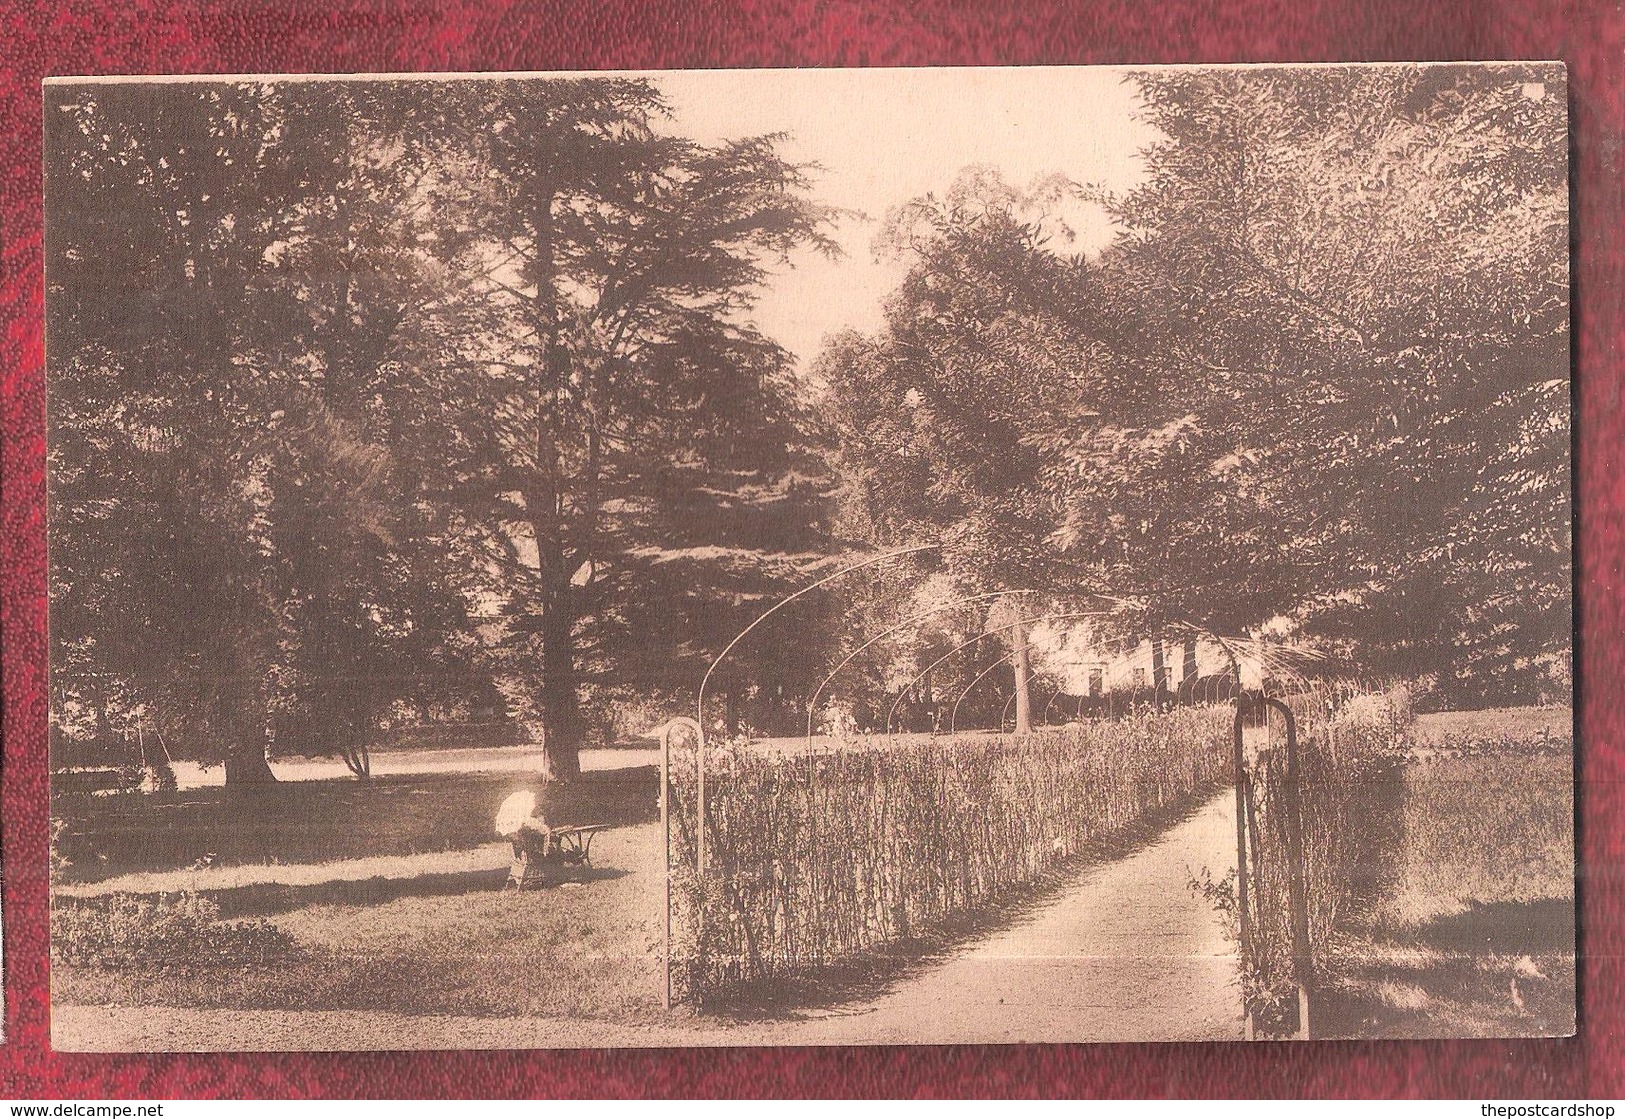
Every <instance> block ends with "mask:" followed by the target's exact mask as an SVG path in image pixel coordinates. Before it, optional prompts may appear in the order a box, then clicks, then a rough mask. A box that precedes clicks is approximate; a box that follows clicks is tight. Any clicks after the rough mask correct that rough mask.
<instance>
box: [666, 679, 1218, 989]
mask: <svg viewBox="0 0 1625 1119" xmlns="http://www.w3.org/2000/svg"><path fill="white" fill-rule="evenodd" d="M1229 723H1230V711H1229V709H1228V708H1195V709H1181V710H1177V711H1174V712H1172V713H1169V714H1164V715H1144V716H1140V717H1137V718H1130V719H1125V720H1121V721H1116V722H1100V723H1092V724H1084V725H1079V726H1072V727H1066V728H1061V729H1056V730H1044V731H1040V732H1037V733H1034V734H1030V735H1025V736H1022V737H1019V738H1018V737H1014V736H1010V735H1000V736H988V735H961V736H957V737H953V738H945V739H934V740H929V741H923V742H921V741H907V740H905V741H901V742H899V741H897V740H892V739H875V740H873V741H872V744H865V743H864V742H862V741H860V742H859V743H858V744H856V745H854V746H852V747H848V748H845V749H842V750H838V751H836V752H833V753H821V754H814V755H781V756H767V755H764V754H762V753H759V752H755V751H753V750H752V749H751V748H749V747H741V748H733V749H728V748H724V749H721V750H718V749H715V748H713V749H712V750H711V751H710V753H709V755H708V764H707V767H706V780H707V812H706V819H707V834H706V844H707V864H708V866H707V874H706V875H705V877H704V880H703V881H701V880H700V879H699V877H698V876H697V875H696V874H695V859H696V852H695V846H696V844H695V823H696V819H695V807H696V805H695V791H696V787H695V771H694V758H693V754H692V752H690V751H681V752H680V753H679V754H677V755H676V756H675V757H674V759H673V803H672V812H673V828H672V831H673V853H672V858H673V877H674V883H675V885H674V897H673V905H674V908H675V919H674V920H675V933H676V936H675V946H674V953H673V955H674V960H673V963H674V983H675V985H676V987H677V990H678V993H679V995H680V996H681V997H685V998H687V999H689V1000H693V1001H703V1000H704V999H706V998H709V997H712V996H715V995H718V994H724V993H727V992H735V991H740V990H742V989H753V990H754V991H755V992H756V993H764V992H765V993H771V988H772V986H773V985H774V984H775V983H779V982H782V981H784V980H786V979H789V978H792V977H796V976H805V975H810V974H815V973H817V972H819V971H820V970H822V969H826V968H829V967H832V966H836V965H839V964H841V963H843V962H846V961H849V960H851V959H853V958H855V957H858V956H861V955H863V954H865V953H869V952H872V951H875V950H877V949H882V948H885V947H886V946H888V945H892V944H896V943H899V942H902V941H906V940H909V939H911V938H914V937H918V936H921V935H928V934H930V933H933V932H935V931H937V930H939V929H941V928H942V926H943V925H944V924H945V923H946V922H948V921H950V920H951V919H953V918H956V917H959V916H962V915H967V914H972V913H975V912H977V911H978V910H982V909H984V908H986V907H988V906H990V905H993V904H995V903H997V902H998V901H999V900H1000V899H1001V897H1003V896H1004V895H1005V894H1006V893H1007V892H1008V891H1010V890H1011V889H1013V888H1016V887H1021V886H1026V885H1029V884H1032V883H1034V882H1035V881H1037V880H1039V879H1041V878H1042V877H1043V876H1044V875H1045V874H1046V873H1047V872H1049V871H1051V870H1053V869H1055V868H1056V867H1057V866H1059V865H1061V864H1063V863H1065V862H1066V861H1067V860H1069V859H1071V858H1072V857H1073V856H1076V855H1078V854H1079V853H1081V852H1084V851H1087V850H1089V849H1090V848H1091V847H1092V846H1094V845H1098V844H1100V843H1102V842H1106V841H1109V840H1111V839H1112V838H1114V837H1116V836H1119V835H1121V834H1122V833H1123V832H1124V831H1126V830H1127V829H1129V828H1131V827H1133V826H1134V825H1135V824H1137V823H1140V822H1142V821H1143V820H1145V819H1146V818H1148V817H1149V816H1152V815H1154V814H1156V813H1159V812H1163V811H1167V810H1171V809H1174V808H1178V807H1184V806H1186V805H1189V804H1190V803H1191V802H1192V800H1193V799H1194V798H1195V797H1197V796H1199V795H1201V794H1204V793H1206V792H1207V791H1209V790H1211V789H1213V788H1216V787H1218V786H1219V785H1221V784H1222V783H1223V782H1224V781H1225V780H1226V778H1227V775H1228V773H1229V735H1228V731H1229Z"/></svg>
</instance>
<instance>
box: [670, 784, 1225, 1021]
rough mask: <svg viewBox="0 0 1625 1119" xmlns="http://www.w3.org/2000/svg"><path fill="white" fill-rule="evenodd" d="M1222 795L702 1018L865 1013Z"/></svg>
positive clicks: (754, 988) (737, 990)
mask: <svg viewBox="0 0 1625 1119" xmlns="http://www.w3.org/2000/svg"><path fill="white" fill-rule="evenodd" d="M1219 788H1221V786H1213V787H1210V788H1207V789H1204V790H1202V791H1200V792H1198V793H1194V794H1192V796H1191V798H1190V800H1189V801H1187V802H1182V803H1180V804H1178V805H1174V806H1170V807H1168V808H1164V809H1162V810H1161V811H1159V812H1154V813H1150V814H1148V815H1146V816H1145V817H1143V818H1141V819H1140V820H1138V821H1136V822H1135V823H1134V824H1131V825H1130V826H1128V827H1126V828H1124V829H1122V830H1121V831H1119V832H1117V833H1115V834H1113V835H1111V836H1109V837H1107V838H1104V839H1101V840H1099V841H1097V842H1096V843H1093V844H1091V845H1090V846H1089V848H1088V849H1086V850H1084V851H1080V852H1078V853H1077V854H1075V855H1073V856H1071V857H1070V858H1068V859H1066V860H1064V861H1063V862H1061V863H1059V864H1057V865H1056V866H1055V867H1053V868H1052V869H1051V870H1049V871H1048V872H1047V873H1045V874H1044V875H1043V877H1041V878H1039V879H1037V880H1036V881H1034V882H1031V883H1027V884H1025V885H1021V886H1011V887H1009V888H1007V889H1006V890H1005V891H1004V892H1003V893H1002V894H1001V895H1000V896H999V898H998V900H997V901H995V902H994V903H993V904H991V905H988V906H986V907H984V908H981V909H978V910H976V911H974V912H970V913H964V914H959V915H956V916H954V917H951V918H949V919H948V920H946V921H943V922H941V923H940V924H938V925H937V927H935V928H934V929H932V930H931V931H930V932H929V933H926V934H924V935H921V936H917V937H913V938H911V939H909V940H905V941H896V942H893V943H891V944H888V945H885V946H883V947H880V948H877V949H875V950H873V951H870V952H865V953H862V954H860V955H857V956H853V957H850V958H848V959H846V960H843V961H840V962H839V963H835V964H831V965H827V966H825V967H824V968H822V969H821V970H819V971H816V972H807V973H800V974H796V975H791V976H788V977H778V978H775V979H772V980H769V981H764V982H759V983H742V984H739V985H737V986H735V987H733V988H731V989H730V990H728V991H726V992H724V993H722V994H714V995H712V996H710V997H709V998H707V999H706V1001H705V1003H704V1005H703V1007H702V1008H701V1009H702V1012H703V1013H704V1014H705V1015H706V1016H707V1017H712V1018H717V1019H720V1020H722V1021H725V1022H761V1021H786V1020H791V1021H793V1020H799V1019H806V1018H811V1017H817V1018H828V1017H840V1016H842V1015H851V1014H860V1013H863V1012H864V1010H865V1004H867V1003H870V1002H873V1001H875V1000H876V999H879V998H882V997H883V996H885V995H887V994H889V993H890V992H891V991H892V990H894V989H895V988H896V987H897V986H899V985H900V984H902V983H906V982H907V981H909V980H910V979H913V978H915V977H917V976H919V975H920V974H922V973H923V972H925V971H928V970H930V968H932V967H933V966H935V965H936V964H939V963H941V962H942V961H943V960H944V959H946V958H947V957H949V956H950V955H952V954H953V953H954V952H955V951H957V950H958V949H960V948H963V947H964V946H966V945H967V944H970V943H972V942H974V941H976V940H979V939H981V938H983V937H986V936H990V935H992V934H993V933H996V932H1001V931H1003V930H1005V929H1007V928H1010V927H1012V926H1013V925H1016V924H1018V923H1020V922H1021V921H1022V920H1024V919H1025V918H1027V917H1029V916H1031V915H1032V914H1033V913H1035V912H1036V911H1037V910H1039V909H1040V908H1042V907H1043V906H1045V905H1047V904H1048V903H1050V902H1052V901H1054V900H1055V899H1056V898H1057V897H1059V896H1060V895H1061V894H1062V893H1063V892H1064V891H1065V890H1066V889H1067V888H1069V887H1071V886H1072V885H1074V884H1075V883H1076V882H1077V879H1078V876H1079V874H1080V873H1081V872H1082V871H1084V870H1085V869H1087V868H1089V867H1093V866H1099V865H1102V864H1105V863H1109V862H1114V861H1116V860H1117V859H1121V858H1124V857H1126V856H1128V855H1131V854H1134V853H1135V852H1136V851H1138V850H1140V849H1141V848H1143V847H1145V846H1147V845H1149V844H1150V843H1151V842H1153V841H1154V840H1156V839H1159V838H1160V837H1161V836H1162V835H1163V833H1165V832H1167V831H1170V830H1172V829H1173V828H1175V827H1177V826H1178V825H1180V824H1182V823H1184V822H1185V821H1187V820H1189V819H1191V818H1192V817H1194V816H1195V815H1196V814H1197V813H1198V812H1200V811H1201V810H1202V808H1203V807H1205V806H1206V805H1207V803H1208V801H1210V800H1211V799H1212V798H1213V796H1214V795H1215V794H1216V793H1217V792H1218V791H1219Z"/></svg>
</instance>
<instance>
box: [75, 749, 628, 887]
mask: <svg viewBox="0 0 1625 1119" xmlns="http://www.w3.org/2000/svg"><path fill="white" fill-rule="evenodd" d="M659 783H660V778H659V770H658V769H657V768H656V767H654V766H634V767H629V768H626V769H614V770H599V771H594V772H589V773H584V774H582V775H581V777H580V778H578V779H576V780H573V781H571V782H569V783H567V784H565V783H555V784H553V785H549V786H544V785H542V784H540V783H539V782H538V779H536V778H535V777H534V776H528V775H526V774H522V773H449V774H448V773H433V774H399V775H388V776H382V777H376V778H374V779H373V780H371V781H369V782H365V783H363V782H359V781H354V780H348V779H335V780H321V781H288V782H280V783H278V784H274V785H269V786H264V787H250V788H245V789H233V788H229V787H215V788H205V789H189V790H186V791H183V792H169V793H122V794H119V795H118V796H112V797H89V796H58V797H56V798H55V799H54V800H53V802H52V812H53V814H54V815H55V816H56V817H57V818H58V819H59V820H60V821H61V828H62V830H61V834H60V836H59V837H58V838H57V840H56V841H55V842H56V854H57V855H58V856H59V857H61V858H63V859H66V860H67V861H68V862H69V864H70V865H69V866H68V867H67V868H66V869H64V870H61V871H59V872H58V873H57V874H56V876H55V877H56V880H57V881H58V882H60V883H81V882H98V881H101V880H104V879H107V878H111V877H114V876H116V875H119V874H123V873H129V872H140V871H167V870H176V869H180V868H184V867H187V866H191V865H194V864H196V863H197V862H199V861H200V860H207V861H208V862H209V863H211V864H213V865H220V866H236V865H251V864H256V863H324V862H328V861H331V860H335V859H354V858H366V857H370V856H376V855H416V854H433V853H438V852H444V851H459V850H465V849H467V848H470V847H478V846H480V845H481V844H483V843H485V842H487V841H489V840H490V838H491V836H492V831H491V820H492V818H493V816H494V814H495V812H496V809H497V806H498V805H499V804H501V803H502V801H503V799H504V798H505V797H506V796H507V795H508V794H509V793H511V792H513V791H515V790H517V789H523V788H531V789H533V790H534V791H536V792H537V793H538V796H539V797H540V798H541V799H542V801H543V802H544V803H545V804H547V806H548V809H549V811H548V818H549V819H550V820H552V821H553V822H554V823H556V824H589V823H590V824H609V825H611V826H620V825H628V824H640V823H648V822H650V821H653V820H655V819H657V818H658V817H657V812H656V803H657V795H656V794H657V791H658V789H659Z"/></svg>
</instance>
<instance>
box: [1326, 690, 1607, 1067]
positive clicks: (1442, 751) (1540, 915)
mask: <svg viewBox="0 0 1625 1119" xmlns="http://www.w3.org/2000/svg"><path fill="white" fill-rule="evenodd" d="M1571 726H1572V719H1571V716H1570V714H1569V712H1568V710H1567V709H1566V708H1564V709H1554V708H1525V709H1514V710H1499V711H1490V712H1452V713H1448V714H1446V715H1434V716H1424V717H1423V719H1422V720H1421V721H1420V722H1419V726H1418V731H1419V735H1418V737H1419V741H1420V744H1421V745H1422V747H1423V749H1422V750H1421V751H1420V752H1419V756H1418V757H1417V758H1416V759H1415V760H1413V761H1412V762H1411V763H1410V764H1409V766H1408V768H1407V771H1406V775H1405V786H1404V793H1403V805H1402V808H1401V812H1402V824H1403V828H1404V840H1403V846H1402V847H1401V849H1400V852H1399V853H1400V857H1401V860H1402V861H1401V863H1400V865H1399V866H1398V867H1396V868H1394V877H1393V882H1392V886H1391V888H1390V889H1389V890H1388V891H1387V895H1386V897H1385V898H1384V900H1383V901H1382V903H1381V904H1380V905H1379V906H1377V907H1376V909H1375V910H1374V911H1373V912H1372V913H1371V914H1370V915H1369V918H1368V920H1366V921H1365V922H1363V923H1362V924H1361V925H1360V926H1359V927H1357V928H1355V929H1354V930H1352V935H1351V938H1350V940H1349V941H1348V942H1347V943H1346V944H1345V945H1343V946H1342V948H1341V951H1340V952H1339V953H1338V958H1337V960H1336V961H1335V964H1334V967H1333V969H1332V970H1333V971H1334V972H1335V973H1336V974H1335V977H1334V978H1333V980H1332V982H1331V983H1330V984H1329V985H1328V989H1327V990H1325V992H1324V1001H1325V1003H1326V1006H1325V1010H1324V1012H1323V1018H1324V1019H1325V1022H1326V1029H1327V1030H1329V1031H1330V1033H1331V1034H1332V1035H1334V1036H1361V1037H1373V1036H1376V1037H1385V1036H1387V1037H1418V1036H1438V1037H1444V1036H1456V1037H1461V1036H1479V1037H1494V1036H1517V1035H1528V1034H1550V1035H1563V1034H1568V1033H1571V1032H1573V1029H1574V993H1575V986H1574V802H1573V781H1574V776H1573V774H1574V769H1573V755H1572V739H1571V732H1570V727H1571Z"/></svg>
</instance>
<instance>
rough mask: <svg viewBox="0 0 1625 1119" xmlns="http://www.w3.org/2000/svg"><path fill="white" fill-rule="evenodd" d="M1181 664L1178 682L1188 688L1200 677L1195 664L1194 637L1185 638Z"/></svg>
mask: <svg viewBox="0 0 1625 1119" xmlns="http://www.w3.org/2000/svg"><path fill="white" fill-rule="evenodd" d="M1183 662H1184V663H1182V664H1181V665H1180V677H1179V682H1180V683H1181V684H1184V685H1186V686H1187V687H1189V686H1190V685H1191V684H1193V683H1195V682H1196V678H1197V676H1199V675H1201V672H1200V670H1199V669H1198V667H1197V664H1196V638H1194V637H1187V638H1185V650H1184V657H1183Z"/></svg>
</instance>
